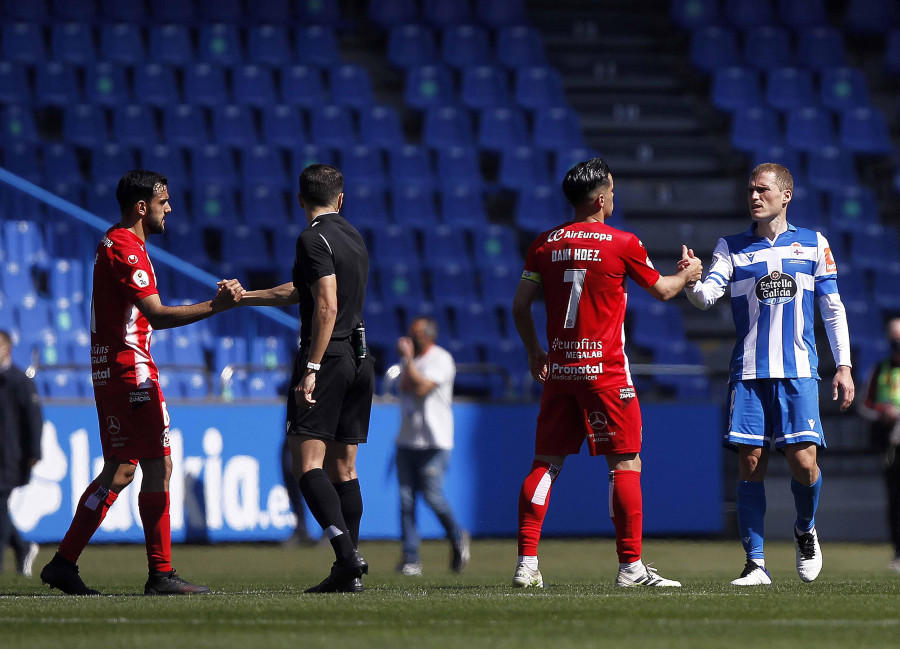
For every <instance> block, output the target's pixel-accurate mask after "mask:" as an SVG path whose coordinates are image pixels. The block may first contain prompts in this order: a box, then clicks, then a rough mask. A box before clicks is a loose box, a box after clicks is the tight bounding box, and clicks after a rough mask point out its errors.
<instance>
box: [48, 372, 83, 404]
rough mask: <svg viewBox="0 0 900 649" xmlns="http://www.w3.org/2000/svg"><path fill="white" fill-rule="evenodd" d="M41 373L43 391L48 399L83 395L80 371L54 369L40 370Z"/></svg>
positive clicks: (77, 397) (74, 397)
mask: <svg viewBox="0 0 900 649" xmlns="http://www.w3.org/2000/svg"><path fill="white" fill-rule="evenodd" d="M41 375H42V376H43V380H42V381H41V385H42V386H43V393H44V395H46V396H47V397H48V398H50V399H81V398H82V397H83V396H85V390H84V389H83V383H84V381H83V377H82V376H81V372H78V371H76V370H61V369H54V370H48V371H46V372H41Z"/></svg>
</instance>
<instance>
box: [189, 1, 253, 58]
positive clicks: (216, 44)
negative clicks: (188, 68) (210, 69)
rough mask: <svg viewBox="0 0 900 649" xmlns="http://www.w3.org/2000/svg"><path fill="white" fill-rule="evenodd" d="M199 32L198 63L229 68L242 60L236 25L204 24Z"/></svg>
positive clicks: (242, 55) (238, 32)
mask: <svg viewBox="0 0 900 649" xmlns="http://www.w3.org/2000/svg"><path fill="white" fill-rule="evenodd" d="M212 4H215V3H212ZM199 31H200V38H199V44H198V46H197V58H198V59H199V60H200V61H203V62H205V63H217V64H219V65H226V66H229V65H237V64H238V63H240V62H241V61H242V60H243V58H244V54H243V52H242V51H241V38H240V31H239V30H238V27H237V26H236V25H227V24H224V23H214V24H209V23H206V24H201V25H200V28H199Z"/></svg>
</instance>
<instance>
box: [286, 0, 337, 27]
mask: <svg viewBox="0 0 900 649" xmlns="http://www.w3.org/2000/svg"><path fill="white" fill-rule="evenodd" d="M296 9H297V20H298V22H299V23H300V24H301V25H329V26H331V27H334V26H336V25H338V24H339V23H340V21H341V10H340V2H339V0H301V1H300V2H298V3H297V4H296Z"/></svg>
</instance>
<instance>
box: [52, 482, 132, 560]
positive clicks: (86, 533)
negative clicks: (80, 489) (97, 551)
mask: <svg viewBox="0 0 900 649" xmlns="http://www.w3.org/2000/svg"><path fill="white" fill-rule="evenodd" d="M118 497H119V494H117V493H115V492H114V491H110V490H109V489H107V488H106V487H102V486H100V483H98V482H97V481H96V480H95V481H94V482H92V483H91V484H89V485H88V488H87V489H85V490H84V493H83V494H81V499H80V500H79V501H78V506H77V507H76V508H75V516H74V518H72V524H71V525H69V531H68V532H66V535H65V537H63V540H62V543H60V544H59V550H57V553H58V554H59V556H61V557H62V558H63V559H67V560H68V561H71V562H72V563H78V557H80V556H81V553H82V552H83V551H84V548H85V547H87V544H88V541H90V540H91V537H92V536H93V535H94V532H96V531H97V528H98V527H100V523H102V522H103V519H104V518H106V512H108V511H109V508H110V507H112V504H113V503H114V502H116V498H118Z"/></svg>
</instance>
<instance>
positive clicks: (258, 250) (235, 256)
mask: <svg viewBox="0 0 900 649" xmlns="http://www.w3.org/2000/svg"><path fill="white" fill-rule="evenodd" d="M271 259H272V257H271V254H270V253H269V246H268V244H267V243H266V238H265V233H264V232H263V230H262V229H261V228H260V227H258V225H257V224H255V223H254V224H252V225H238V226H237V227H232V228H224V229H223V230H222V261H223V262H225V263H227V264H229V265H233V266H237V267H238V268H244V269H250V270H262V269H267V268H269V267H270V265H271Z"/></svg>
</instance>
